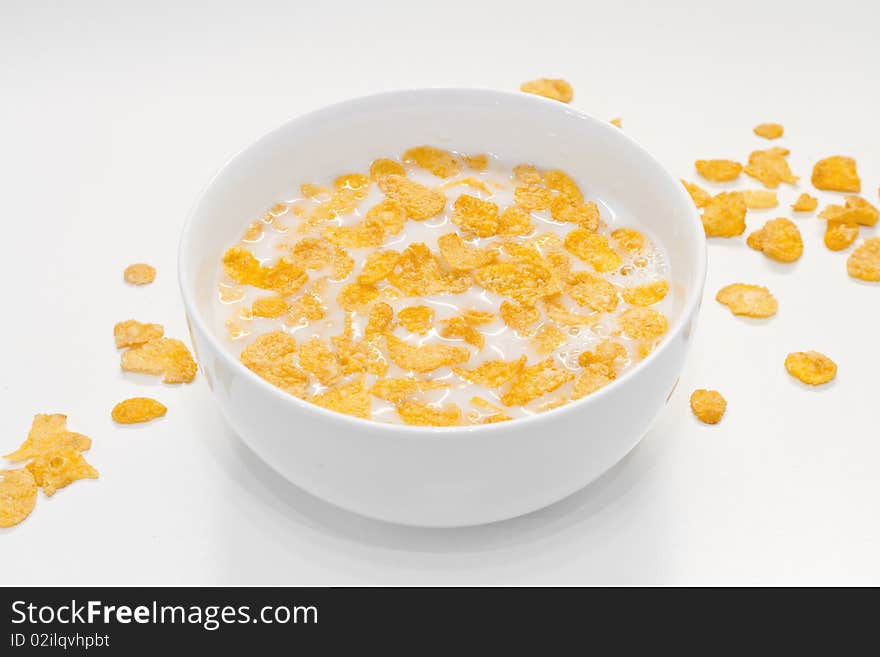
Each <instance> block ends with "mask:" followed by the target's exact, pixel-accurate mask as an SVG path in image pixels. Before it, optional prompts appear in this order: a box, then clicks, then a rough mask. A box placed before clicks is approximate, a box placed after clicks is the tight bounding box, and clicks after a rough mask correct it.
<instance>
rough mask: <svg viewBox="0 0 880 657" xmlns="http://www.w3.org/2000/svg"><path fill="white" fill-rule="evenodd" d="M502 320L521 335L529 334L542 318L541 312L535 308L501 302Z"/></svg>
mask: <svg viewBox="0 0 880 657" xmlns="http://www.w3.org/2000/svg"><path fill="white" fill-rule="evenodd" d="M500 312H501V319H502V320H504V323H505V324H507V325H508V326H509V327H510V328H512V329H513V330H514V331H516V332H517V333H520V334H527V333H528V332H529V327H531V325H532V324H534V323H535V322H537V321H538V320H539V319H540V318H541V312H540V311H539V310H538V309H537V308H535V307H534V306H523V305H520V304H518V303H512V302H510V301H502V302H501V310H500Z"/></svg>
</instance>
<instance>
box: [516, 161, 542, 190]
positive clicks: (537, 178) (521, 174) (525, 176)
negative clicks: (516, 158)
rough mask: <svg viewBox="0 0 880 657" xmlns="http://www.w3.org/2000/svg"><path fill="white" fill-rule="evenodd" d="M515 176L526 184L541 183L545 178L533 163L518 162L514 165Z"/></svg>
mask: <svg viewBox="0 0 880 657" xmlns="http://www.w3.org/2000/svg"><path fill="white" fill-rule="evenodd" d="M513 177H514V178H515V179H516V180H518V181H519V182H521V183H523V184H525V185H540V184H541V181H542V180H543V179H544V178H543V176H542V175H541V172H540V171H538V168H537V167H535V166H534V165H532V164H517V165H516V166H515V167H513Z"/></svg>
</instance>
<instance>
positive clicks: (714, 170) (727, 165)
mask: <svg viewBox="0 0 880 657" xmlns="http://www.w3.org/2000/svg"><path fill="white" fill-rule="evenodd" d="M694 166H695V167H696V169H697V173H699V174H700V175H701V176H702V177H703V178H705V179H706V180H711V181H712V182H727V181H729V180H735V179H736V178H738V177H739V174H740V173H742V170H743V166H742V164H740V163H739V162H734V161H733V160H697V161H696V162H694Z"/></svg>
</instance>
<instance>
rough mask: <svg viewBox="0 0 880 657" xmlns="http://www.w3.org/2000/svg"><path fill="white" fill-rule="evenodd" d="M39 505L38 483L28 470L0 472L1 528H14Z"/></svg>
mask: <svg viewBox="0 0 880 657" xmlns="http://www.w3.org/2000/svg"><path fill="white" fill-rule="evenodd" d="M36 504H37V483H36V481H35V480H34V475H33V474H32V473H31V471H30V470H28V469H27V468H19V469H17V470H0V527H2V528H5V527H13V526H15V525H17V524H18V523H20V522H21V521H22V520H24V519H25V518H27V517H28V516H29V515H30V514H31V511H33V510H34V506H36Z"/></svg>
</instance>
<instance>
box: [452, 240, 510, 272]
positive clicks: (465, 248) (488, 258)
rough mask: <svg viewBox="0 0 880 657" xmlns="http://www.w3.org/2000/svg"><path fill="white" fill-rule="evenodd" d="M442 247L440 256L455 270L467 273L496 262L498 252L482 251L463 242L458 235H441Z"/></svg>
mask: <svg viewBox="0 0 880 657" xmlns="http://www.w3.org/2000/svg"><path fill="white" fill-rule="evenodd" d="M437 245H438V246H439V247H440V255H442V256H443V259H444V260H446V263H447V264H448V265H449V266H450V267H452V268H453V269H458V270H461V271H467V270H471V269H477V268H478V267H483V266H485V265H488V264H489V263H491V262H494V261H495V259H496V257H497V252H496V251H493V250H489V249H480V248H477V247H475V246H471V245H469V244H466V243H465V242H464V241H462V239H461V237H459V236H458V233H447V234H445V235H441V236H440V238H439V239H438V240H437Z"/></svg>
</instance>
